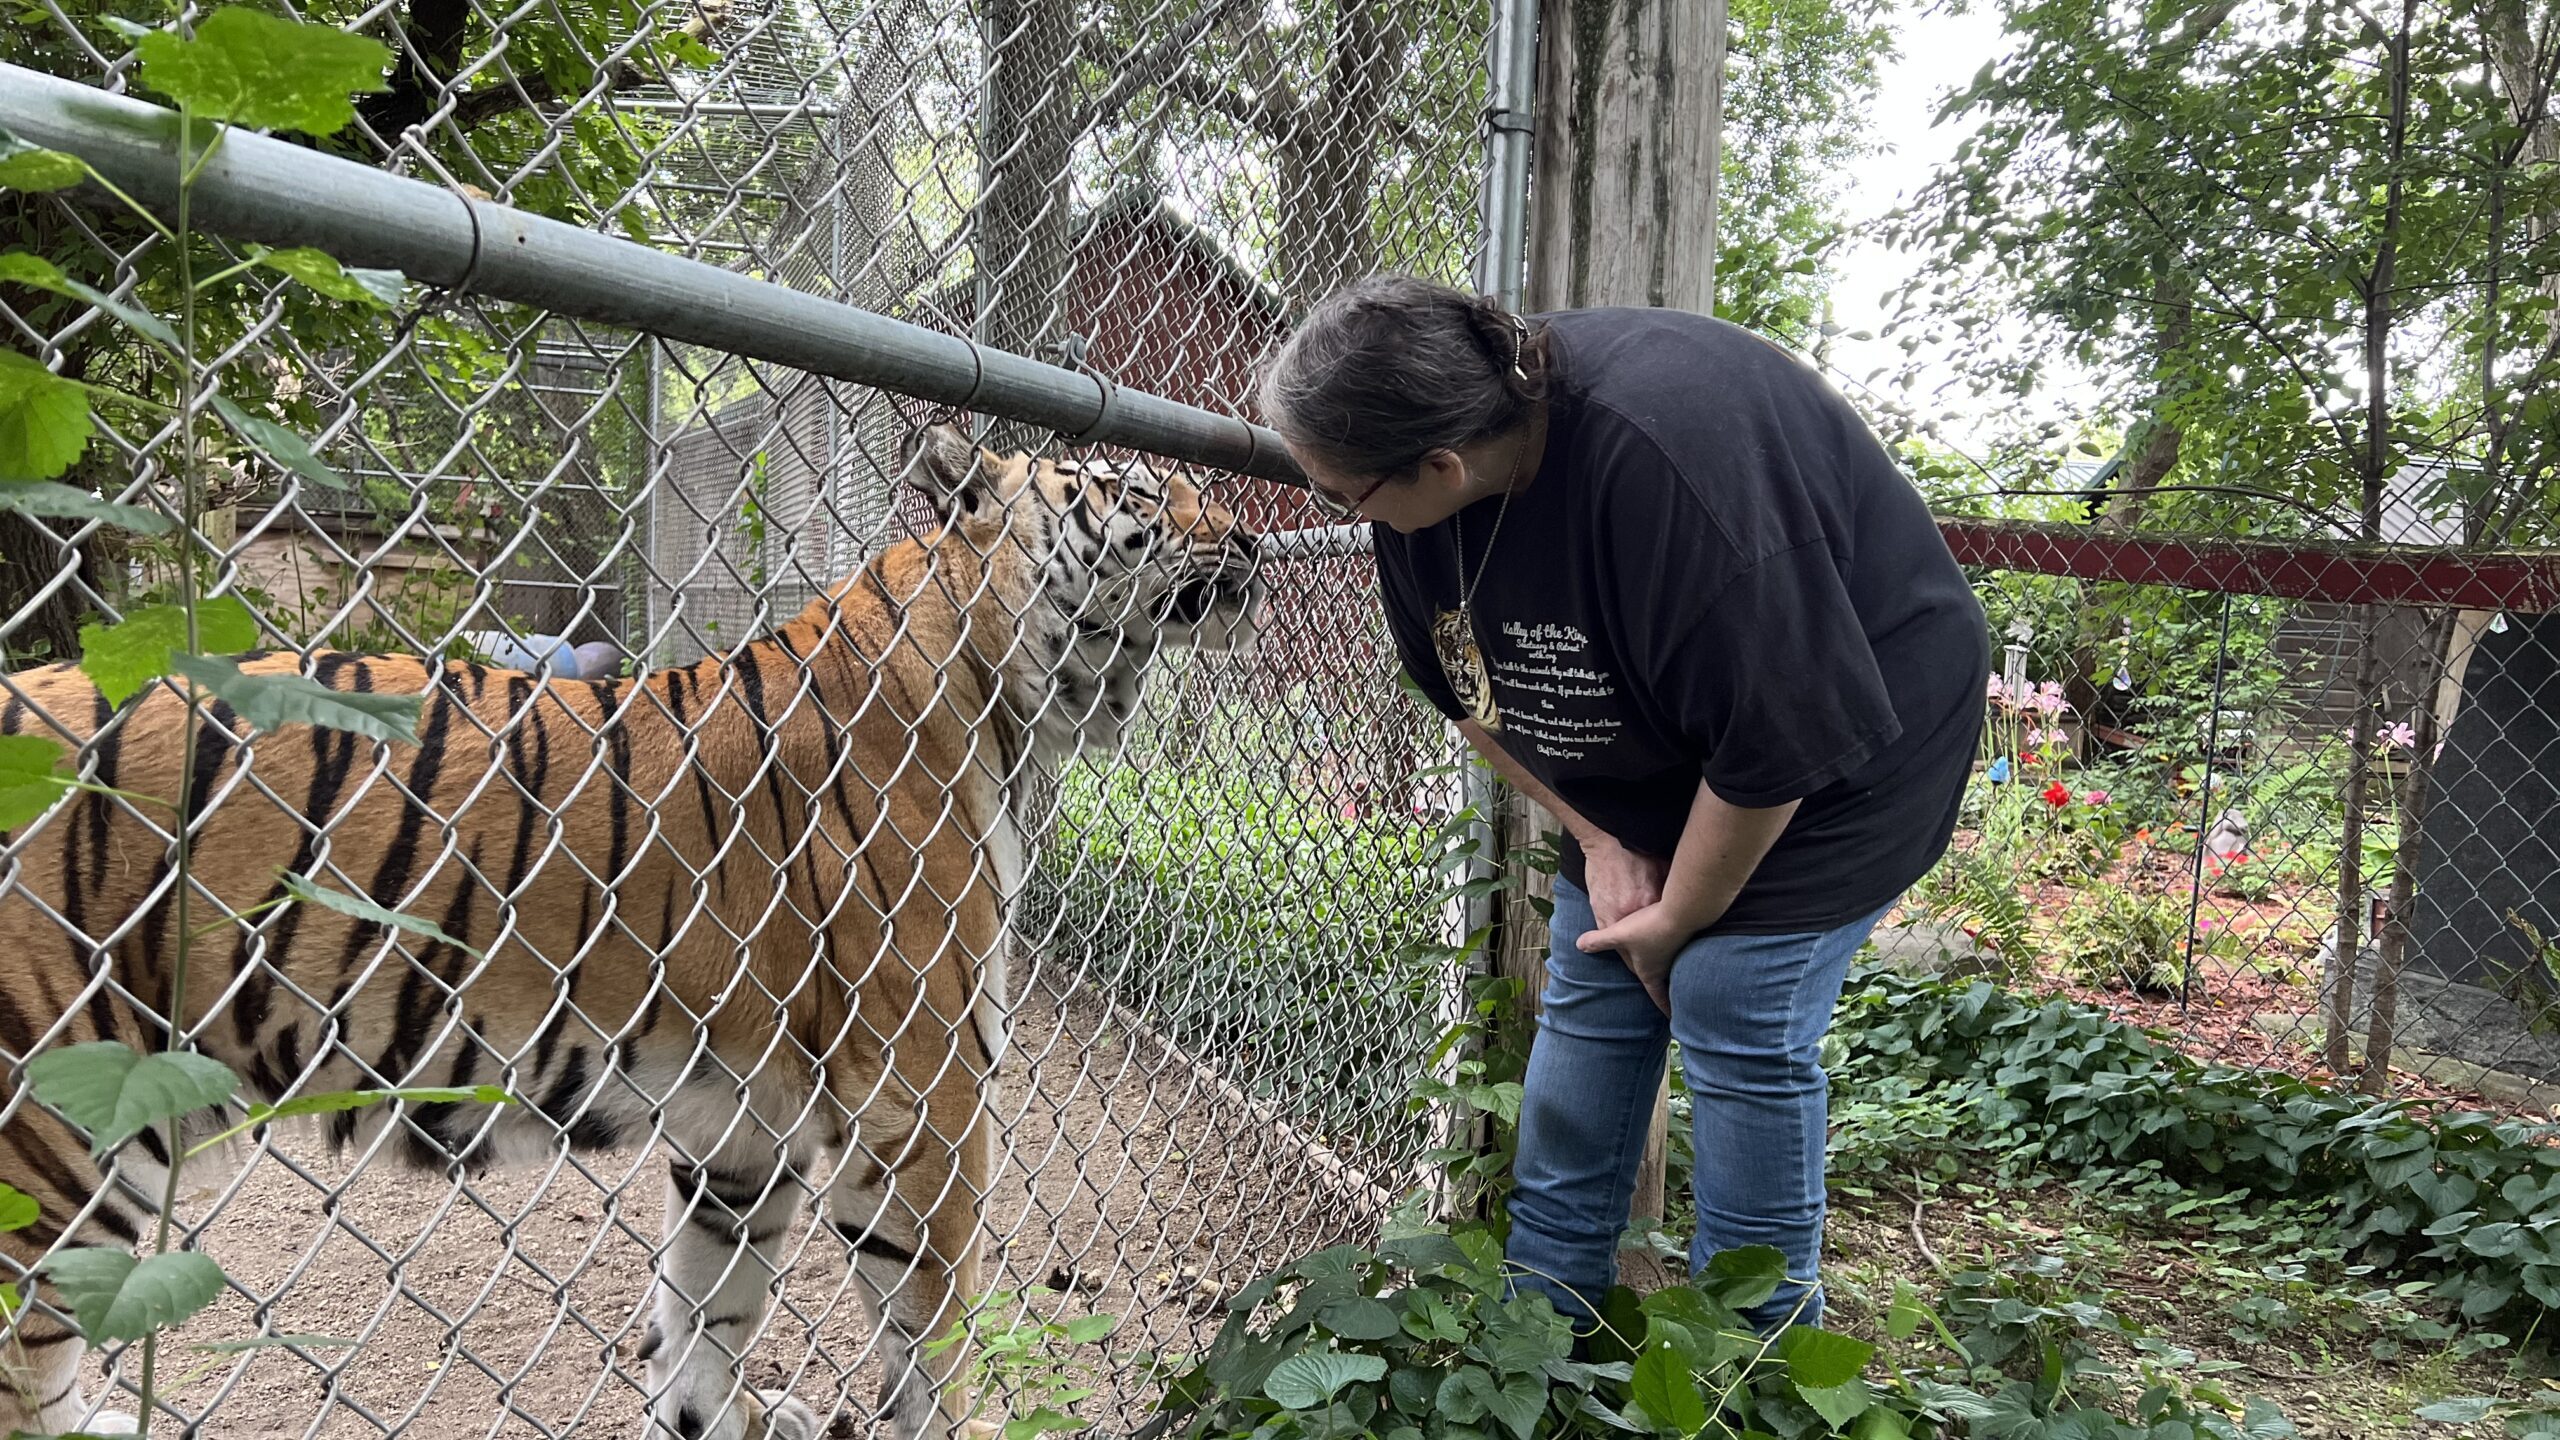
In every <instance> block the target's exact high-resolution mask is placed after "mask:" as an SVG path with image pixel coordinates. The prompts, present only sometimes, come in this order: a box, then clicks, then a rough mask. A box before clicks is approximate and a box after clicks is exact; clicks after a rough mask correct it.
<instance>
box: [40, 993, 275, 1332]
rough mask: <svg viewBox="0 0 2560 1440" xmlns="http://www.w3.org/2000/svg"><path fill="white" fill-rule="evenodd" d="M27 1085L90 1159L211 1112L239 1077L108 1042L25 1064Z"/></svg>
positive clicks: (182, 1054)
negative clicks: (82, 1142)
mask: <svg viewBox="0 0 2560 1440" xmlns="http://www.w3.org/2000/svg"><path fill="white" fill-rule="evenodd" d="M27 1078H28V1079H29V1080H30V1081H32V1082H33V1083H34V1085H35V1092H36V1098H37V1099H39V1100H42V1101H44V1102H45V1103H46V1104H48V1105H51V1106H52V1107H54V1108H55V1109H57V1110H60V1111H61V1112H62V1113H63V1114H65V1115H68V1116H70V1117H71V1119H72V1121H73V1122H74V1123H76V1124H78V1125H79V1126H80V1127H81V1128H82V1129H85V1130H87V1131H88V1132H89V1135H90V1139H89V1150H90V1153H91V1154H93V1155H104V1154H106V1153H107V1152H108V1151H109V1150H112V1149H114V1148H115V1147H116V1146H117V1145H118V1144H121V1143H122V1142H124V1141H125V1140H128V1139H131V1138H132V1137H133V1136H134V1135H136V1134H139V1133H140V1132H141V1130H142V1128H143V1127H144V1126H146V1125H154V1124H157V1123H159V1122H160V1121H163V1120H174V1119H176V1118H177V1117H179V1116H181V1115H186V1114H190V1113H192V1112H194V1111H197V1110H202V1109H204V1108H205V1107H206V1106H208V1105H219V1104H221V1103H222V1102H223V1101H225V1100H228V1099H230V1098H231V1097H232V1096H233V1095H234V1094H235V1093H237V1092H238V1091H239V1089H240V1077H238V1076H236V1075H234V1074H232V1073H231V1067H229V1066H227V1065H225V1064H223V1063H222V1062H221V1061H219V1060H216V1059H214V1058H213V1057H212V1056H210V1055H196V1054H190V1053H188V1052H186V1051H178V1052H174V1053H172V1052H166V1051H159V1052H154V1053H152V1054H149V1055H144V1054H141V1053H139V1052H137V1051H136V1050H134V1049H133V1048H132V1047H131V1046H128V1045H121V1044H118V1043H117V1042H115V1041H113V1040H92V1041H89V1042H88V1043H86V1044H83V1045H66V1046H63V1047H62V1048H60V1049H57V1050H48V1051H46V1052H45V1053H43V1054H42V1055H39V1056H37V1057H36V1058H34V1059H33V1060H30V1061H28V1062H27ZM127 1338H130V1337H127Z"/></svg>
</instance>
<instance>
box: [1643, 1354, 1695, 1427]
mask: <svg viewBox="0 0 2560 1440" xmlns="http://www.w3.org/2000/svg"><path fill="white" fill-rule="evenodd" d="M1632 1388H1633V1390H1634V1393H1635V1397H1636V1403H1637V1404H1639V1405H1641V1406H1643V1407H1644V1413H1645V1417H1646V1418H1647V1419H1649V1420H1651V1421H1652V1422H1653V1424H1654V1428H1655V1429H1657V1430H1667V1431H1670V1432H1672V1433H1674V1434H1679V1435H1695V1434H1697V1433H1698V1431H1699V1430H1701V1429H1703V1428H1704V1427H1705V1425H1706V1423H1707V1397H1706V1395H1705V1394H1704V1393H1702V1392H1701V1391H1700V1390H1699V1389H1698V1377H1696V1376H1695V1375H1692V1374H1690V1373H1689V1365H1688V1362H1687V1361H1685V1360H1683V1359H1681V1358H1680V1353H1679V1352H1678V1351H1676V1350H1674V1349H1672V1348H1671V1347H1670V1346H1668V1345H1657V1346H1654V1347H1653V1348H1652V1349H1650V1350H1647V1351H1645V1352H1644V1353H1643V1354H1642V1355H1639V1356H1637V1357H1636V1374H1635V1379H1634V1381H1633V1382H1632Z"/></svg>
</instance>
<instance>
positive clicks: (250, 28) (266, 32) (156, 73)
mask: <svg viewBox="0 0 2560 1440" xmlns="http://www.w3.org/2000/svg"><path fill="white" fill-rule="evenodd" d="M134 48H135V49H136V50H137V51H138V52H139V53H140V54H141V57H142V80H143V83H144V84H146V85H149V86H150V87H151V88H152V89H154V90H157V91H159V92H160V93H161V94H163V95H166V96H168V97H169V98H170V99H172V100H175V101H177V102H178V103H179V104H180V105H182V106H184V107H186V108H187V109H188V110H190V111H193V112H194V113H195V115H196V116H197V117H198V118H199V119H206V120H220V121H224V122H226V123H228V124H232V125H245V126H248V127H249V128H250V129H253V130H299V131H301V132H302V133H304V134H306V135H331V134H335V133H336V132H338V131H340V130H343V129H345V128H346V127H347V126H348V125H349V124H350V123H352V122H353V121H354V120H355V118H356V111H355V105H354V104H353V102H352V101H350V100H349V99H348V96H349V95H351V94H354V93H359V92H368V91H378V90H386V89H389V88H390V87H389V85H388V84H387V83H386V82H385V81H384V80H383V78H382V72H383V71H384V70H386V69H388V68H390V65H391V51H390V50H389V49H387V48H386V47H384V45H383V44H382V42H380V41H378V40H373V39H369V38H367V37H365V36H362V35H349V34H347V33H346V32H344V31H342V30H335V29H331V28H330V27H328V26H326V25H304V24H298V23H296V22H294V21H291V20H279V19H277V18H275V17H274V16H272V15H265V14H261V13H259V12H258V11H255V10H250V9H246V8H244V7H242V6H237V5H232V6H225V7H224V8H222V9H220V10H217V11H215V12H214V13H213V14H211V15H209V16H207V17H206V18H205V19H204V20H202V21H200V22H198V23H197V25H196V33H195V35H194V36H193V37H192V38H190V37H186V36H181V35H177V34H174V33H172V32H170V31H166V30H156V31H153V32H152V33H151V34H149V35H145V36H143V37H142V39H141V40H140V41H139V42H138V43H137V44H136V45H135V47H134Z"/></svg>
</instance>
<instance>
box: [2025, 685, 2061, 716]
mask: <svg viewBox="0 0 2560 1440" xmlns="http://www.w3.org/2000/svg"><path fill="white" fill-rule="evenodd" d="M2026 705H2027V708H2028V709H2030V710H2041V711H2043V712H2044V713H2045V714H2047V715H2050V716H2052V717H2053V718H2055V719H2056V720H2059V719H2061V718H2062V717H2063V716H2065V715H2068V714H2070V713H2071V702H2069V701H2067V700H2065V699H2063V698H2062V682H2061V681H2059V680H2047V681H2044V682H2043V683H2041V684H2039V685H2037V686H2036V693H2035V694H2034V696H2033V697H2031V698H2029V699H2028V700H2027V702H2026Z"/></svg>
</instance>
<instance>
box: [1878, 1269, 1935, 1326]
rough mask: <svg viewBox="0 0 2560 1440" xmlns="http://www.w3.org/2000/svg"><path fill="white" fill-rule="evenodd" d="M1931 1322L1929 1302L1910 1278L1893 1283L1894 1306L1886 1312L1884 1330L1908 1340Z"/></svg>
mask: <svg viewBox="0 0 2560 1440" xmlns="http://www.w3.org/2000/svg"><path fill="white" fill-rule="evenodd" d="M1927 1323H1929V1304H1928V1302H1927V1301H1925V1300H1923V1299H1921V1298H1920V1292H1919V1291H1918V1290H1915V1289H1913V1288H1912V1286H1911V1282H1910V1281H1908V1280H1897V1281H1895V1282H1894V1284H1893V1308H1892V1309H1890V1310H1887V1311H1886V1312H1885V1317H1884V1330H1885V1333H1886V1334H1887V1335H1890V1336H1892V1337H1893V1338H1894V1339H1896V1340H1908V1339H1910V1338H1911V1337H1912V1336H1914V1335H1917V1334H1919V1333H1920V1327H1921V1326H1923V1325H1926V1324H1927Z"/></svg>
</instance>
